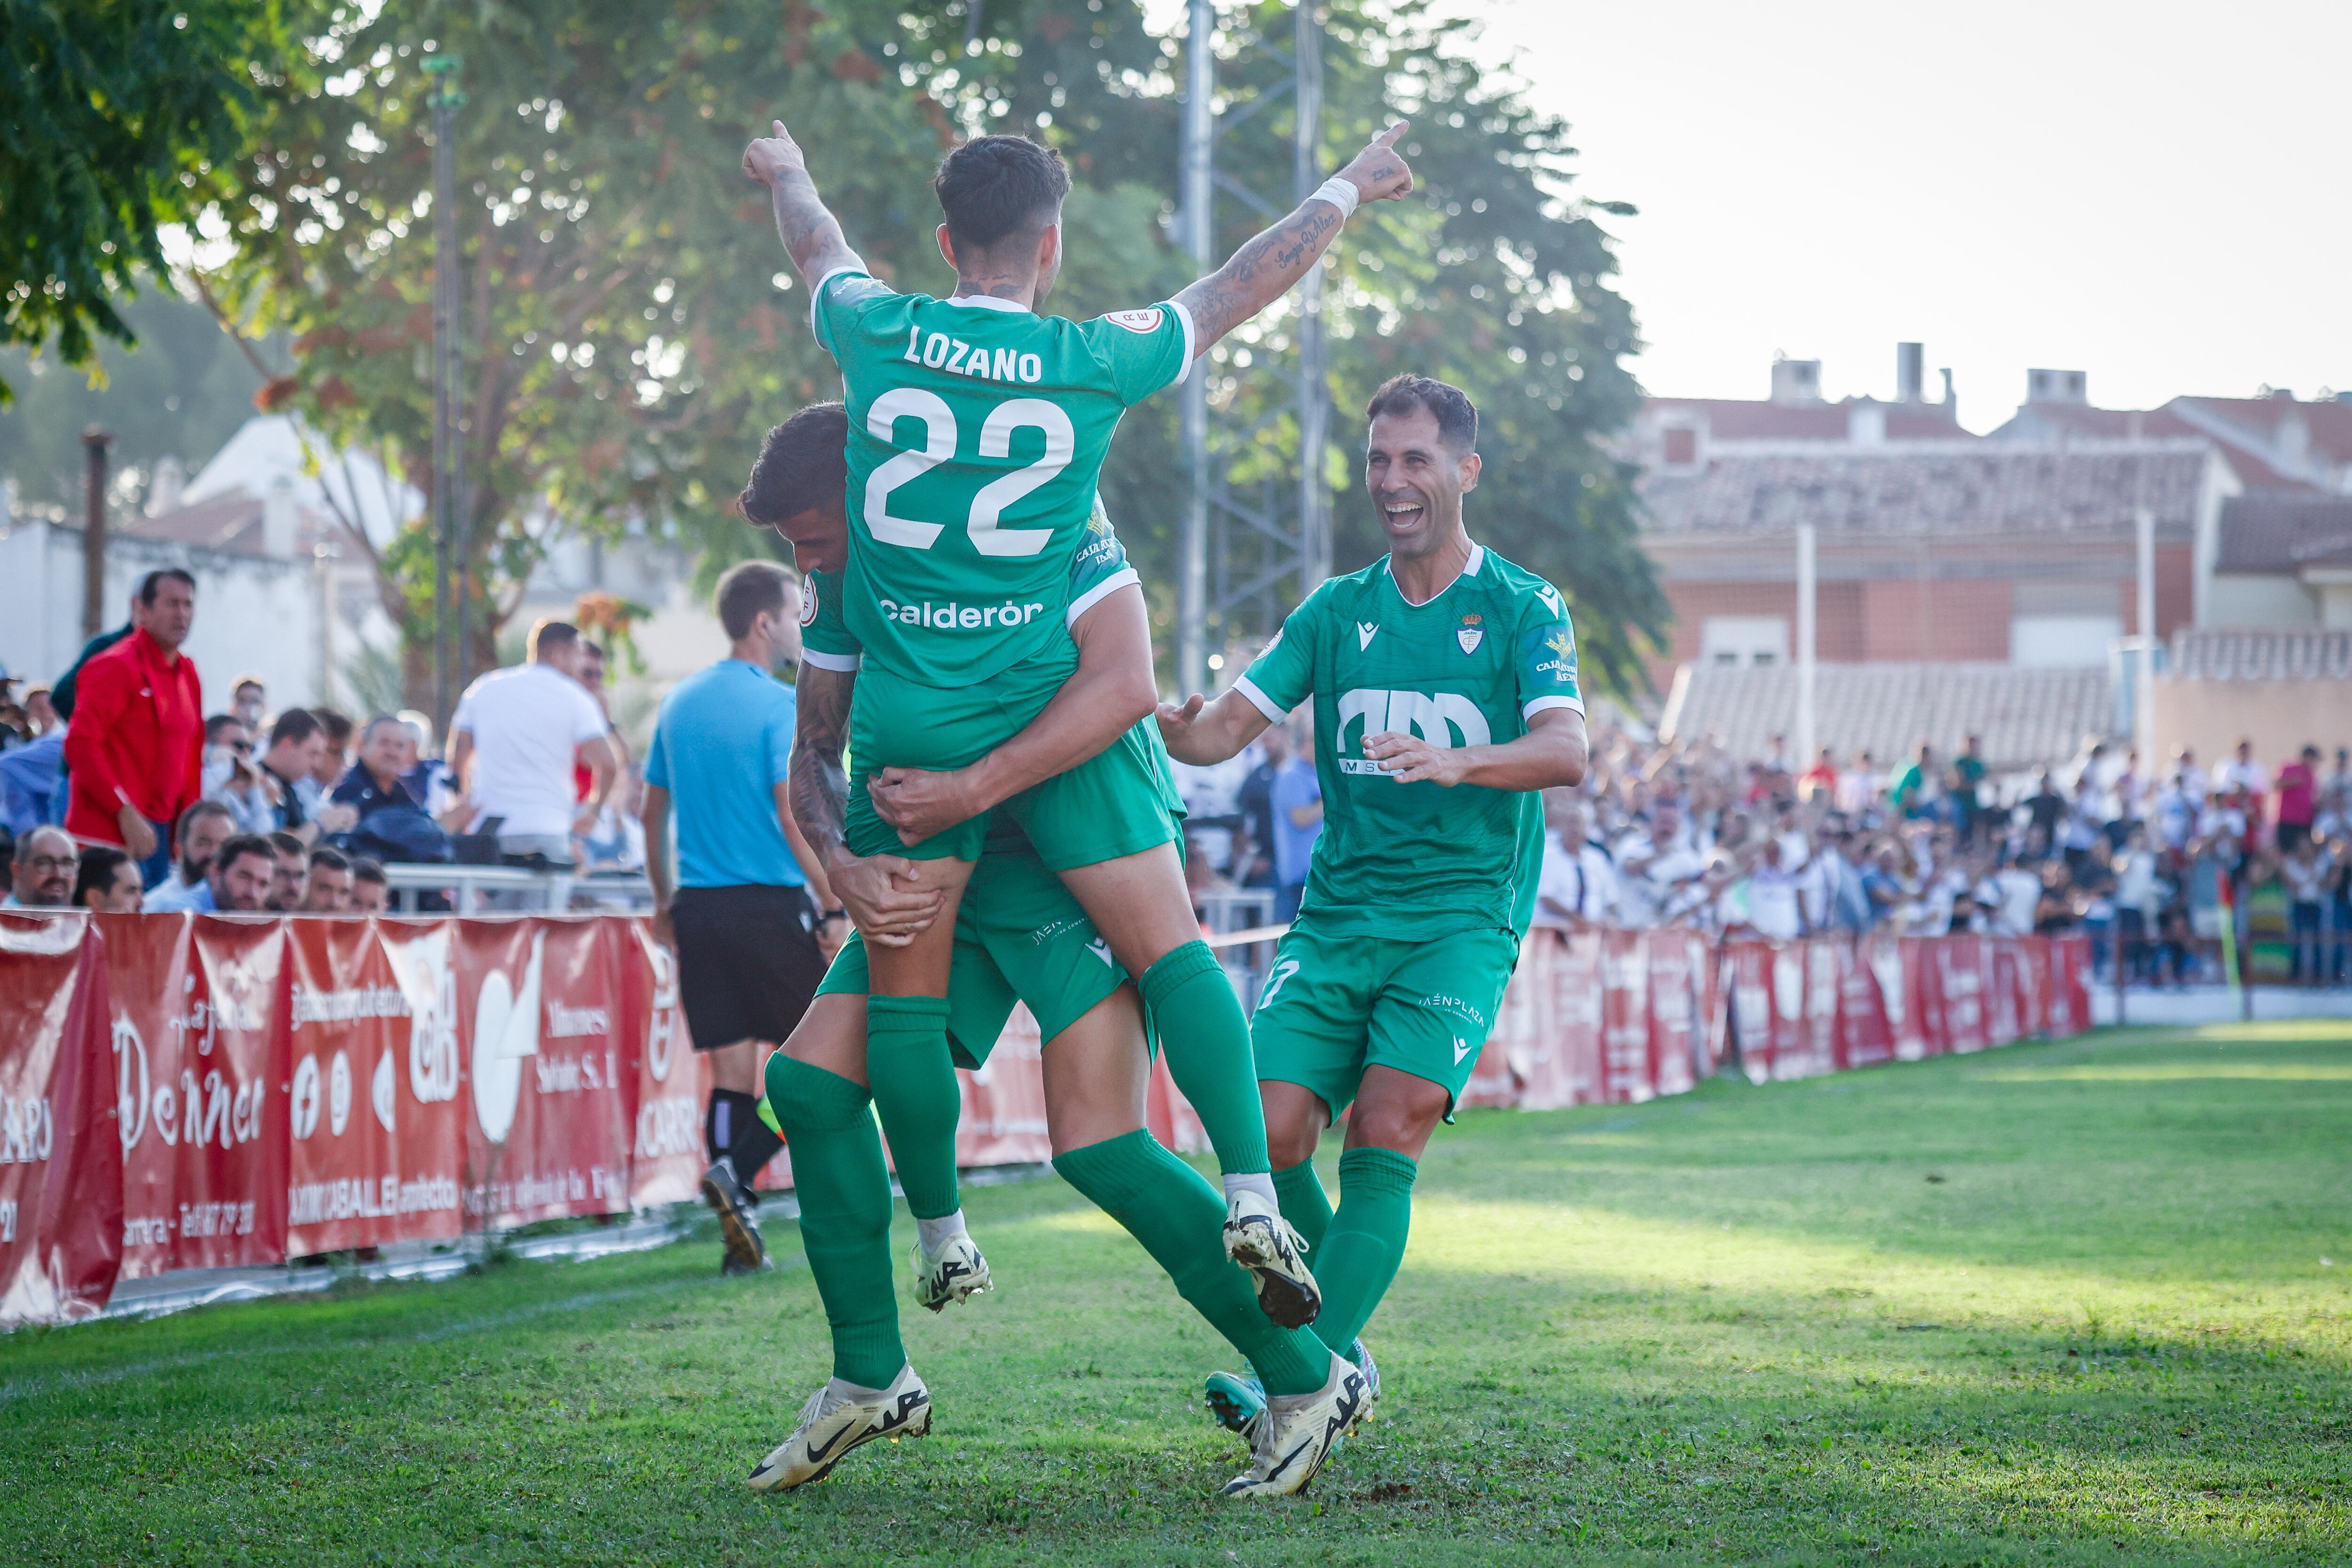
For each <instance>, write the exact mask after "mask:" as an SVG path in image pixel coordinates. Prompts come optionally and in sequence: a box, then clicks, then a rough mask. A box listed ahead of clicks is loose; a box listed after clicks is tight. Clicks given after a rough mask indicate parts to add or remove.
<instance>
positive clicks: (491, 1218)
mask: <svg viewBox="0 0 2352 1568" xmlns="http://www.w3.org/2000/svg"><path fill="white" fill-rule="evenodd" d="M458 932H459V935H458V942H457V1017H458V1020H459V1023H460V1026H461V1032H462V1033H463V1034H464V1036H465V1037H466V1039H467V1045H468V1049H467V1052H466V1062H467V1071H466V1073H465V1075H464V1076H465V1078H466V1079H467V1085H468V1087H469V1089H470V1090H471V1093H470V1094H469V1096H468V1097H467V1098H468V1100H469V1102H470V1104H471V1106H472V1109H473V1113H474V1114H473V1117H472V1120H471V1122H470V1124H469V1125H468V1126H467V1160H466V1163H467V1173H468V1179H467V1211H468V1214H469V1215H470V1216H476V1217H475V1223H478V1224H485V1225H488V1226H494V1227H499V1228H504V1227H506V1226H517V1225H528V1224H530V1222H532V1221H534V1220H541V1219H556V1218H562V1217H565V1216H569V1215H594V1214H618V1213H622V1212H625V1210H626V1209H627V1208H628V1207H629V1185H630V1158H629V1155H630V1134H631V1131H632V1125H631V1124H632V1121H633V1120H634V1118H633V1114H632V1113H633V1111H634V1110H635V1102H636V1092H635V1091H636V1089H637V1084H636V1081H635V1079H636V1074H635V1071H633V1070H632V1069H631V1067H630V1065H629V1064H628V1059H627V1058H628V1053H627V1051H626V1048H625V1044H624V1041H623V1037H622V1035H621V1033H620V1031H619V1029H618V1028H617V1027H616V1026H618V1025H619V1024H620V1022H621V1020H622V1017H623V1015H624V1012H625V1008H624V1005H623V1004H624V992H625V988H624V986H623V985H622V984H621V976H620V969H621V963H620V962H619V957H620V955H619V954H618V952H617V951H616V950H617V949H618V947H620V946H621V945H622V944H624V943H625V942H628V941H629V934H628V933H626V932H624V931H614V930H612V929H610V927H609V922H606V921H600V920H597V919H594V918H593V917H574V916H557V917H538V916H531V917H525V918H520V919H515V920H510V921H499V922H497V923H496V924H492V923H491V922H489V921H461V922H460V923H459V927H458ZM665 956H667V954H665ZM694 1131H695V1139H694V1146H695V1149H696V1150H697V1152H699V1151H700V1148H701V1122H700V1114H699V1107H698V1108H697V1118H696V1123H695V1129H694ZM695 1174H696V1175H697V1176H698V1177H699V1175H700V1174H701V1170H700V1167H699V1165H698V1166H697V1168H696V1172H695Z"/></svg>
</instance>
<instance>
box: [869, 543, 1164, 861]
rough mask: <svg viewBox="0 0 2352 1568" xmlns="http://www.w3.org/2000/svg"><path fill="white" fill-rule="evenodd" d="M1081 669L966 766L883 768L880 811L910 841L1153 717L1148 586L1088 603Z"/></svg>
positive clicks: (1082, 620) (877, 786) (1081, 625)
mask: <svg viewBox="0 0 2352 1568" xmlns="http://www.w3.org/2000/svg"><path fill="white" fill-rule="evenodd" d="M1070 640H1071V641H1073V642H1075V643H1076V644H1077V647H1078V668H1076V670H1074V671H1073V672H1072V673H1071V675H1070V679H1067V680H1066V681H1064V682H1063V683H1062V688H1061V689H1060V690H1058V691H1056V692H1055V693H1054V697H1053V700H1051V701H1049V702H1047V703H1046V704H1045V708H1044V710H1042V711H1040V712H1039V713H1038V715H1037V717H1035V718H1034V719H1032V720H1031V721H1029V722H1028V723H1027V724H1026V725H1025V726H1024V727H1023V728H1022V729H1021V731H1019V732H1018V733H1016V734H1015V735H1013V738H1012V739H1010V740H1008V741H1006V742H1004V743H1003V745H1001V746H999V747H997V748H996V749H995V750H994V751H992V752H989V753H988V754H987V755H986V756H984V757H982V758H981V759H980V761H978V762H976V763H972V764H971V766H970V767H968V768H959V769H956V770H955V771H954V772H951V773H930V772H927V771H925V770H924V769H921V768H885V769H883V770H882V773H881V774H880V776H879V777H877V779H876V780H875V782H874V809H875V810H876V811H877V812H878V813H879V814H880V815H881V816H882V820H884V821H885V822H887V823H889V824H890V825H891V826H894V827H896V828H897V829H898V837H900V838H901V839H903V840H904V841H906V842H907V843H908V844H919V843H921V842H922V841H923V840H924V839H926V838H929V837H932V836H933V835H935V834H940V833H944V832H946V831H947V830H948V829H949V828H950V827H953V826H955V825H956V824H957V823H959V822H962V821H965V820H967V819H969V818H971V817H974V816H979V815H980V814H981V813H982V812H983V811H986V810H987V809H989V807H991V806H992V805H997V804H998V803H999V802H1001V801H1005V800H1009V799H1011V798H1012V797H1013V796H1014V795H1018V794H1020V793H1021V792H1022V791H1023V790H1024V789H1027V788H1028V787H1029V786H1030V785H1031V784H1042V783H1044V782H1045V780H1047V779H1049V778H1052V777H1053V776H1054V775H1055V773H1062V772H1065V771H1066V770H1067V769H1070V768H1074V767H1076V766H1077V765H1078V764H1079V763H1083V762H1086V761H1087V760H1088V759H1089V758H1091V757H1093V756H1095V755H1096V754H1097V753H1098V752H1102V751H1103V750H1105V749H1106V748H1108V746H1109V745H1110V744H1111V743H1112V742H1115V741H1117V740H1118V738H1119V737H1120V736H1121V735H1124V734H1125V733H1127V731H1129V730H1130V729H1132V728H1134V726H1135V723H1136V721H1138V720H1139V719H1142V718H1144V717H1145V716H1146V715H1148V714H1150V711H1151V710H1152V708H1153V706H1154V704H1155V703H1156V701H1157V700H1158V697H1159V693H1158V692H1157V691H1155V690H1154V689H1153V688H1152V684H1151V624H1150V617H1149V616H1148V614H1147V612H1146V610H1145V608H1144V604H1143V590H1142V588H1141V587H1139V586H1138V585H1136V584H1128V585H1127V586H1125V587H1122V588H1118V589H1116V590H1114V591H1113V592H1111V593H1109V594H1107V595H1104V596H1103V597H1102V598H1101V599H1100V600H1098V601H1097V602H1096V603H1095V604H1093V605H1089V606H1088V607H1087V612H1086V614H1084V615H1082V616H1079V617H1078V618H1077V619H1076V621H1075V622H1073V623H1072V624H1071V626H1070Z"/></svg>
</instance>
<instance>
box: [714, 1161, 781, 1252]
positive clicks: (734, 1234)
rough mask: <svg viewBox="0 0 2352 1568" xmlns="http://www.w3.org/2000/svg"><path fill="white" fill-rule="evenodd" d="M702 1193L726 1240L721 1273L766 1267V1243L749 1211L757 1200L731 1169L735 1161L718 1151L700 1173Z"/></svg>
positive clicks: (758, 1223) (758, 1224)
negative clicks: (714, 1159) (708, 1165)
mask: <svg viewBox="0 0 2352 1568" xmlns="http://www.w3.org/2000/svg"><path fill="white" fill-rule="evenodd" d="M702 1196H703V1199H704V1201H705V1202H707V1203H709V1205H710V1206H711V1207H712V1208H713V1209H714V1210H716V1211H717V1212H718V1215H719V1236H720V1237H722V1238H723V1239H724V1240H725V1242H726V1244H727V1255H726V1260H725V1261H724V1262H723V1263H721V1264H720V1266H719V1272H720V1273H722V1274H751V1273H754V1272H756V1271H757V1270H759V1269H761V1268H767V1267H768V1244H767V1242H765V1241H764V1240H762V1239H761V1236H760V1221H759V1219H758V1217H757V1216H756V1215H754V1214H753V1212H752V1211H753V1210H754V1209H755V1208H756V1207H757V1206H758V1203H757V1200H756V1199H754V1198H753V1197H752V1196H751V1192H750V1190H749V1189H747V1188H746V1187H745V1186H744V1185H743V1182H742V1178H741V1177H740V1176H738V1175H737V1174H736V1173H735V1162H734V1160H733V1159H731V1158H730V1157H729V1156H728V1155H725V1154H721V1155H719V1158H718V1159H717V1160H716V1161H714V1162H713V1163H712V1164H711V1166H710V1169H709V1170H707V1171H705V1172H703V1173H702Z"/></svg>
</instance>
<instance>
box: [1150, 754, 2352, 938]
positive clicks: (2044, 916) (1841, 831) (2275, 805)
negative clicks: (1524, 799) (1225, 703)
mask: <svg viewBox="0 0 2352 1568" xmlns="http://www.w3.org/2000/svg"><path fill="white" fill-rule="evenodd" d="M1298 722H1299V721H1297V720H1294V721H1293V723H1294V725H1296V724H1297V723H1298ZM1179 771H1180V773H1181V774H1182V775H1183V776H1182V778H1181V781H1180V782H1181V785H1182V787H1183V790H1184V794H1185V797H1186V801H1187V804H1188V805H1189V806H1190V807H1191V809H1192V821H1191V825H1190V829H1189V837H1188V850H1189V852H1190V855H1191V857H1192V861H1191V863H1190V864H1189V875H1190V879H1191V880H1192V885H1193V888H1194V895H1195V899H1196V900H1198V901H1199V902H1200V904H1201V906H1202V910H1203V912H1204V914H1206V913H1211V912H1213V906H1214V904H1215V903H1216V902H1217V901H1218V900H1220V899H1221V898H1223V899H1227V900H1230V899H1234V898H1237V897H1244V896H1245V895H1247V894H1249V893H1251V892H1253V891H1255V892H1256V893H1258V894H1261V895H1263V896H1264V899H1265V902H1267V903H1268V904H1270V905H1271V906H1272V909H1273V913H1274V915H1275V917H1276V918H1277V919H1281V918H1287V917H1288V916H1289V914H1290V913H1292V912H1293V911H1295V910H1297V896H1298V889H1299V885H1300V884H1301V883H1302V882H1303V881H1304V880H1305V877H1306V865H1307V853H1308V850H1309V848H1310V847H1311V846H1312V844H1313V842H1314V837H1315V833H1316V831H1317V829H1318V827H1319V826H1320V818H1321V801H1320V796H1319V793H1318V790H1317V786H1316V776H1315V770H1314V763H1313V748H1312V742H1311V739H1310V738H1309V737H1307V736H1306V735H1305V734H1304V733H1303V732H1301V733H1296V734H1294V733H1288V732H1286V731H1284V730H1283V729H1281V728H1276V729H1275V730H1272V731H1268V732H1267V734H1266V737H1265V740H1264V741H1263V742H1260V743H1259V744H1258V745H1257V746H1255V747H1253V748H1252V749H1250V750H1249V751H1246V752H1244V753H1243V755H1242V756H1241V757H1239V758H1237V759H1235V761H1234V763H1232V764H1229V765H1228V766H1227V767H1225V768H1223V769H1180V770H1179ZM1543 809H1544V820H1545V826H1546V829H1547V832H1546V841H1545V854H1544V862H1543V872H1542V877H1541V880H1540V883H1539V886H1538V903H1537V912H1536V920H1537V922H1538V924H1544V925H1549V926H1553V927H1556V928H1559V929H1575V928H1578V927H1580V926H1586V925H1594V926H1619V927H1634V928H1639V927H1650V926H1659V925H1685V926H1689V927H1693V928H1695V929H1697V930H1699V931H1704V932H1706V933H1707V934H1708V935H1710V936H1724V935H1730V936H1761V937H1765V938H1769V939H1774V940H1791V939H1795V938H1798V937H1804V936H1815V935H1824V934H1847V935H1856V934H1860V933H1862V932H1865V931H1894V932H1897V933H1901V934H1906V935H1914V936H1926V935H1941V934H1945V933H1948V932H1953V931H1974V932H1980V933H1986V934H1993V935H2019V934H2031V933H2042V934H2050V933H2053V932H2062V931H2084V932H2087V933H2088V934H2090V936H2091V937H2092V938H2093V942H2094V949H2095V954H2096V961H2097V963H2098V964H2099V966H2100V969H2101V972H2102V973H2109V974H2111V973H2112V970H2111V969H2109V968H2108V965H2109V964H2110V963H2113V962H2114V961H2115V960H2116V956H2117V955H2118V954H2119V955H2120V958H2121V962H2122V963H2124V964H2125V965H2126V969H2127V972H2128V973H2129V974H2130V976H2131V977H2132V978H2134V979H2136V980H2141V981H2147V982H2175V983H2182V982H2188V981H2191V980H2206V979H2212V978H2217V977H2218V975H2219V973H2220V964H2221V937H2222V936H2223V934H2224V927H2225V925H2227V926H2228V927H2229V928H2230V930H2229V934H2230V935H2231V938H2232V939H2233V942H2234V941H2235V940H2236V939H2239V938H2243V939H2245V941H2246V942H2249V943H2254V944H2267V946H2268V948H2269V949H2271V950H2273V951H2276V952H2280V953H2282V954H2283V955H2284V960H2283V961H2284V963H2285V965H2286V971H2287V972H2286V973H2285V974H2284V975H2282V976H2280V977H2281V978H2291V979H2294V980H2296V981H2301V982H2305V983H2311V984H2318V983H2329V984H2346V983H2347V982H2352V753H2347V749H2346V748H2343V747H2338V748H2336V750H2335V752H2334V753H2333V762H2332V764H2331V763H2329V761H2328V759H2327V758H2326V756H2324V755H2323V754H2322V753H2321V752H2320V751H2319V750H2318V749H2317V748H2315V747H2308V746H2307V747H2305V748H2303V749H2302V751H2301V752H2300V753H2299V754H2298V755H2297V756H2295V757H2294V758H2293V759H2291V760H2289V761H2287V762H2286V763H2284V764H2282V765H2280V766H2278V767H2277V768H2276V769H2275V770H2273V769H2272V768H2270V767H2268V766H2266V765H2265V764H2264V763H2263V762H2261V761H2260V760H2258V759H2257V758H2256V757H2255V755H2254V752H2253V747H2252V744H2251V743H2241V744H2240V745H2239V746H2237V747H2236V748H2235V749H2234V750H2233V752H2232V753H2231V756H2230V757H2229V758H2228V759H2227V760H2226V761H2224V762H2223V763H2221V765H2220V766H2218V767H2215V768H2211V769H2210V770H2209V769H2208V768H2206V767H2204V766H2202V765H2201V764H2200V763H2199V762H2198V760H2197V758H2196V757H2195V755H2194V754H2193V753H2192V752H2188V751H2185V750H2184V751H2181V752H2178V753H2176V754H2175V755H2174V756H2173V757H2172V758H2171V759H2170V760H2169V761H2168V763H2165V764H2163V765H2162V766H2160V767H2154V768H2151V767H2145V766H2143V765H2142V762H2141V759H2140V757H2139V755H2138V753H2137V752H2131V751H2118V750H2117V749H2116V748H2112V747H2109V746H2107V745H2105V744H2104V743H2102V742H2097V741H2086V742H2084V745H2083V747H2082V749H2081V750H2080V752H2078V753H2077V754H2076V755H2075V756H2074V757H2073V758H2072V759H2069V760H2067V761H2066V762H2064V763H2061V764H2055V765H2052V766H2047V767H2042V768H2035V769H2029V770H2023V771H2017V770H2009V771H2005V772H2002V773H1995V772H1994V771H1993V770H1992V769H1991V767H1990V766H1989V764H1988V763H1987V761H1986V759H1985V756H1984V753H1983V749H1982V746H1981V744H1980V742H1979V741H1978V740H1977V739H1976V738H1974V737H1970V738H1969V741H1968V742H1967V744H1966V745H1965V746H1964V747H1963V749H1962V750H1961V751H1960V752H1958V753H1957V754H1953V755H1945V754H1942V753H1940V752H1937V750H1936V749H1935V748H1934V747H1932V746H1928V745H1921V746H1919V747H1917V748H1916V749H1915V750H1914V751H1913V752H1912V753H1911V754H1910V755H1909V756H1907V757H1904V758H1900V759H1890V760H1889V761H1888V763H1885V764H1882V763H1881V762H1880V761H1879V760H1878V759H1876V758H1874V757H1873V756H1872V755H1871V754H1870V753H1868V752H1859V753H1853V754H1842V753H1840V752H1837V751H1835V750H1834V749H1832V748H1830V747H1823V748H1822V750H1821V751H1820V752H1818V753H1817V754H1815V755H1814V756H1813V757H1811V759H1807V760H1805V762H1804V763H1803V765H1802V766H1801V767H1800V766H1799V763H1798V759H1796V758H1795V757H1793V756H1792V754H1791V753H1790V750H1789V748H1788V746H1787V745H1786V743H1785V742H1784V741H1783V740H1780V739H1778V738H1776V739H1775V740H1774V742H1772V743H1771V745H1770V746H1769V748H1768V749H1767V752H1766V754H1765V755H1764V756H1762V757H1753V758H1743V757H1738V756H1734V755H1733V754H1731V753H1730V752H1727V750H1725V749H1724V747H1722V746H1721V745H1720V744H1719V743H1717V742H1715V741H1714V740H1712V739H1707V740H1701V741H1696V742H1676V743H1673V744H1661V743H1660V742H1658V741H1657V740H1656V739H1655V738H1654V736H1652V735H1651V734H1649V733H1648V732H1647V731H1643V729H1641V728H1639V727H1638V726H1635V725H1633V724H1631V723H1626V722H1619V721H1608V720H1597V721H1595V722H1594V724H1593V727H1592V734H1591V767H1590V770H1589V772H1588V773H1587V776H1586V779H1585V782H1584V784H1582V785H1581V786H1580V787H1579V788H1576V789H1572V790H1553V791H1549V792H1548V793H1547V794H1546V795H1545V797H1544V803H1543ZM1244 901H1246V899H1245V898H1244Z"/></svg>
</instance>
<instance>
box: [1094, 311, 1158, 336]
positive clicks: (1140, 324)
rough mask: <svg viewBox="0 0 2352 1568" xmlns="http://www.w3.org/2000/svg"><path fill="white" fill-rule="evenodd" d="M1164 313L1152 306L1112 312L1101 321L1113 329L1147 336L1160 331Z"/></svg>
mask: <svg viewBox="0 0 2352 1568" xmlns="http://www.w3.org/2000/svg"><path fill="white" fill-rule="evenodd" d="M1166 313H1167V312H1165V311H1163V310H1160V307H1159V306H1157V305H1154V306H1151V307H1150V309H1148V310H1113V311H1111V312H1110V313H1109V314H1108V315H1106V316H1105V317H1103V320H1104V321H1108V322H1109V323H1110V324H1111V325H1113V326H1115V327H1125V328H1126V329H1127V330H1128V331H1130V332H1135V333H1138V334H1140V335H1144V336H1149V335H1150V334H1151V333H1153V332H1156V331H1159V330H1160V318H1161V317H1162V316H1164V315H1165V314H1166Z"/></svg>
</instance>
